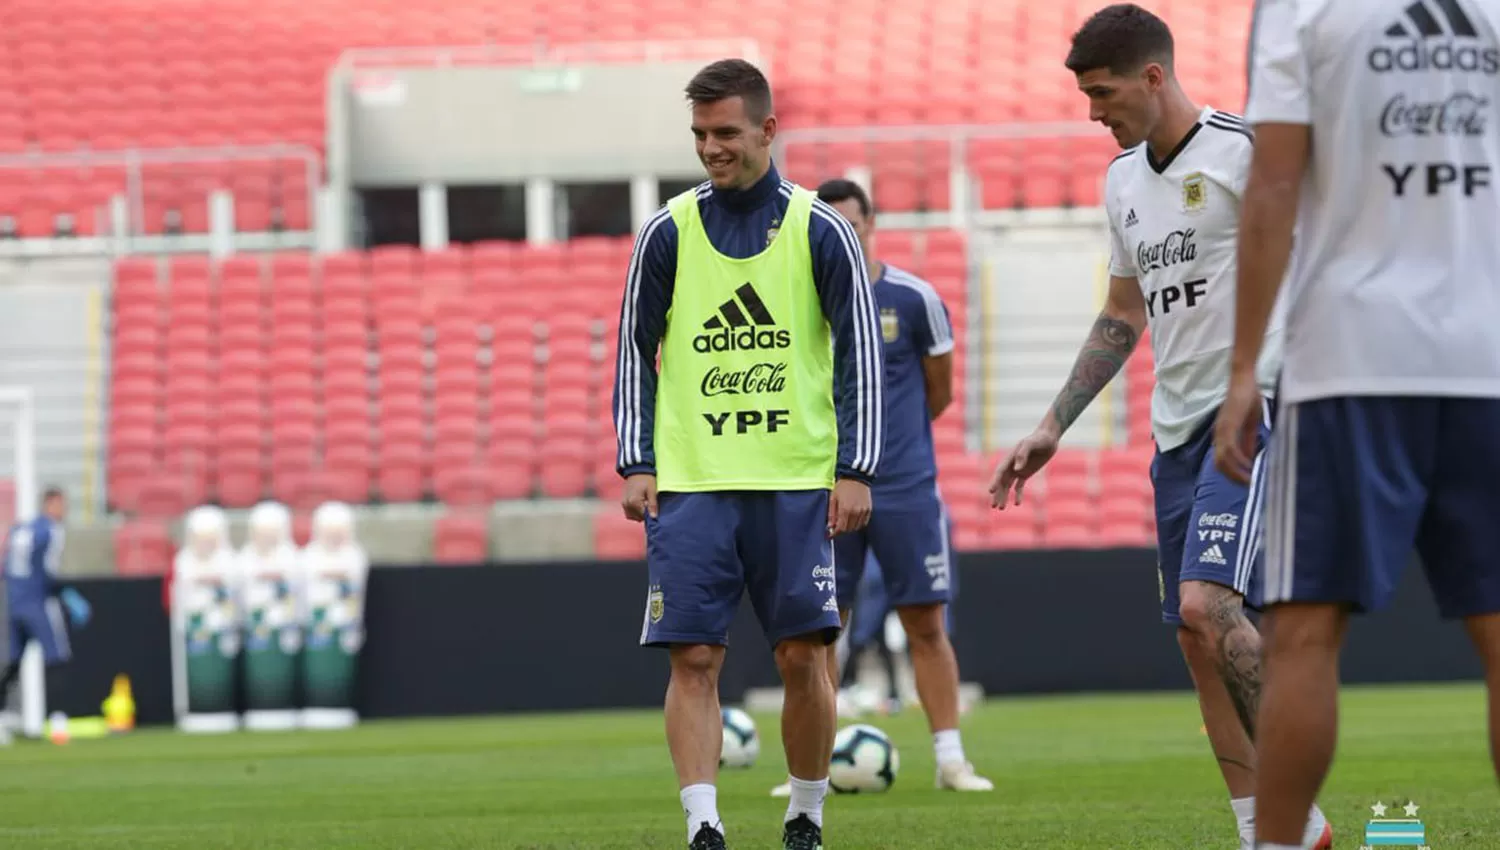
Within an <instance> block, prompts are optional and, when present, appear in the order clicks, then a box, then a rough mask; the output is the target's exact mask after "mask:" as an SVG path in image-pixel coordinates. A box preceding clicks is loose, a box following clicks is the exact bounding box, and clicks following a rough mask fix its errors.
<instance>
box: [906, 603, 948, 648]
mask: <svg viewBox="0 0 1500 850" xmlns="http://www.w3.org/2000/svg"><path fill="white" fill-rule="evenodd" d="M943 607H944V606H943V605H942V604H941V603H933V604H931V605H906V606H902V607H901V608H899V609H897V610H898V611H899V613H900V615H901V628H902V629H903V630H905V632H906V640H907V643H909V644H910V645H911V648H912V649H913V650H917V651H920V650H921V649H925V648H927V647H933V646H939V645H941V644H942V643H943V642H944V641H946V640H947V639H948V632H947V628H946V627H945V624H944V623H943Z"/></svg>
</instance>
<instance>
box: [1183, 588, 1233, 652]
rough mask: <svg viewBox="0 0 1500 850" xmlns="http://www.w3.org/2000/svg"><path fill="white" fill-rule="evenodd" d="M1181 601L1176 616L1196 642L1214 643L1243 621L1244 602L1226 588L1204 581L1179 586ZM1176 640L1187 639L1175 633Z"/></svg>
mask: <svg viewBox="0 0 1500 850" xmlns="http://www.w3.org/2000/svg"><path fill="white" fill-rule="evenodd" d="M1181 598H1182V602H1181V605H1180V606H1179V608H1178V615H1179V616H1180V617H1182V626H1183V629H1185V630H1186V631H1188V632H1191V633H1192V635H1194V636H1196V637H1197V638H1198V639H1203V638H1209V639H1212V640H1215V641H1216V640H1217V639H1218V638H1219V637H1220V636H1222V635H1224V634H1227V633H1229V632H1231V631H1233V630H1234V629H1235V628H1236V627H1237V626H1238V625H1239V623H1240V621H1241V620H1243V619H1244V616H1245V614H1244V602H1243V601H1242V600H1241V598H1240V596H1239V594H1237V593H1235V592H1234V591H1233V590H1230V589H1229V588H1227V587H1221V586H1220V585H1217V584H1211V583H1209V582H1204V581H1186V582H1183V583H1182V597H1181ZM1178 638H1179V640H1182V639H1186V638H1185V636H1183V635H1182V634H1181V632H1179V633H1178Z"/></svg>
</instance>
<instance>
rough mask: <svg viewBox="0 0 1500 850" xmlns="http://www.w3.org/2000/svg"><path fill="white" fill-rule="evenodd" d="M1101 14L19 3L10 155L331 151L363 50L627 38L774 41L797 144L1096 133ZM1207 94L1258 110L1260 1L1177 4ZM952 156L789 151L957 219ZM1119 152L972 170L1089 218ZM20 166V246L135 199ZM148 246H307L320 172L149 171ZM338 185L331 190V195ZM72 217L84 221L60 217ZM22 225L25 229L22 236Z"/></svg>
mask: <svg viewBox="0 0 1500 850" xmlns="http://www.w3.org/2000/svg"><path fill="white" fill-rule="evenodd" d="M1096 5H1097V4H1094V3H1082V2H1055V3H1031V2H1023V0H994V2H981V0H963V1H962V2H948V3H922V2H911V0H857V2H855V3H853V4H848V3H844V4H838V5H829V6H826V7H823V8H821V9H820V8H817V7H814V8H807V7H806V6H805V4H795V3H792V2H791V0H769V2H766V3H762V4H760V5H758V6H757V8H756V14H754V15H751V16H744V15H727V16H726V15H704V14H702V12H701V9H700V8H699V7H698V6H697V5H695V4H692V3H687V2H683V0H628V2H627V0H598V2H588V3H569V4H561V3H560V4H548V3H543V2H539V1H538V0H532V2H514V0H457V2H453V3H444V4H442V5H441V6H433V5H427V4H403V3H397V2H393V1H392V0H382V2H367V0H358V2H356V0H320V2H313V3H305V2H296V0H263V1H257V2H252V0H188V1H187V2H180V3H174V4H172V6H171V10H172V13H171V14H157V13H156V12H157V11H159V9H158V4H157V3H154V2H151V0H133V2H122V3H110V4H97V3H86V2H83V0H57V2H52V0H11V2H8V3H7V4H6V7H7V8H6V26H5V31H4V33H3V34H0V65H3V67H6V68H8V69H9V70H10V71H11V73H10V74H8V75H7V81H8V82H7V85H6V87H5V88H4V89H3V90H0V156H3V155H6V154H21V153H25V152H51V153H66V152H76V151H121V150H125V149H128V148H146V149H158V148H180V147H192V148H211V147H217V146H223V145H267V144H285V145H296V146H301V147H304V148H306V149H308V150H311V151H320V150H322V149H323V148H324V146H325V138H326V137H325V133H324V109H325V106H326V91H325V88H326V76H327V73H328V70H329V68H330V67H331V66H332V65H333V63H334V62H335V61H336V60H337V59H338V57H339V55H340V53H341V52H342V51H344V50H346V49H349V48H361V47H382V46H442V45H469V44H478V43H501V44H516V45H529V44H536V43H551V44H572V43H578V42H604V41H620V40H658V41H668V40H681V39H695V38H696V39H702V38H743V37H749V38H752V39H754V40H755V41H756V43H757V44H758V45H759V50H760V52H761V53H762V55H763V57H764V64H765V65H766V67H767V70H768V72H769V73H770V74H771V75H772V77H773V80H774V81H775V85H776V88H777V90H778V98H779V104H780V105H779V109H778V111H779V113H780V114H781V116H782V119H783V126H784V127H785V128H788V129H796V128H811V127H853V126H865V125H884V126H909V125H952V124H1012V125H1022V124H1036V123H1038V122H1057V121H1081V120H1085V119H1086V117H1087V115H1086V112H1085V105H1084V102H1083V100H1082V99H1081V97H1079V96H1078V95H1077V94H1076V93H1074V92H1073V91H1072V85H1071V79H1070V78H1069V75H1068V74H1067V72H1066V70H1065V69H1063V67H1062V64H1061V62H1062V57H1063V56H1064V55H1065V54H1066V47H1067V38H1068V35H1069V33H1070V32H1071V31H1072V29H1073V28H1075V27H1076V26H1077V24H1078V22H1079V21H1081V20H1082V19H1083V18H1084V17H1085V16H1086V15H1087V14H1088V13H1090V12H1092V11H1093V10H1094V8H1095V6H1096ZM1153 7H1154V8H1155V10H1156V11H1157V12H1159V13H1161V14H1164V15H1165V16H1166V17H1167V18H1168V19H1169V20H1171V21H1172V23H1173V25H1174V27H1175V28H1176V31H1177V43H1178V67H1179V69H1180V71H1181V74H1182V76H1183V78H1184V79H1185V80H1187V81H1188V83H1189V85H1190V87H1191V88H1190V90H1191V92H1192V93H1193V94H1194V95H1195V96H1198V97H1200V98H1205V99H1207V100H1209V101H1211V102H1213V103H1214V105H1216V106H1219V107H1220V108H1224V109H1229V110H1231V111H1233V110H1236V109H1238V107H1239V104H1240V103H1241V102H1242V100H1243V94H1242V93H1243V86H1244V80H1243V78H1244V73H1243V57H1242V56H1240V55H1239V54H1240V53H1241V52H1242V51H1231V54H1230V55H1229V56H1228V57H1226V56H1225V55H1224V53H1223V51H1222V49H1221V47H1222V45H1224V44H1226V43H1230V44H1241V43H1243V34H1244V32H1245V29H1246V27H1247V22H1248V19H1249V7H1250V2H1249V0H1218V2H1213V3H1201V2H1193V1H1192V0H1162V2H1159V3H1156V4H1153ZM950 145H951V143H950V142H948V141H945V140H941V139H937V140H927V141H920V142H917V141H891V142H880V141H866V142H842V143H828V144H815V145H810V146H805V149H802V148H799V149H795V150H789V151H788V156H789V159H791V161H790V162H789V163H788V169H787V172H788V176H790V177H792V178H794V179H809V178H810V177H811V178H812V179H816V176H817V175H820V174H827V173H831V172H832V171H833V170H836V169H841V168H843V167H845V166H848V165H855V164H866V165H869V166H870V167H871V168H872V169H873V172H874V183H875V186H876V187H877V191H878V192H879V194H880V195H881V197H882V206H883V207H884V208H886V209H889V210H893V211H913V210H940V209H947V208H948V205H949V203H950V198H949V189H950V180H949V160H950V156H951V155H952V151H951V148H950ZM1110 153H1111V143H1110V141H1109V140H1108V138H1107V137H1103V136H1100V135H1094V136H1087V137H1073V136H1069V137H1059V138H1045V137H1043V138H1033V139H1029V140H1027V139H1015V138H1009V139H1007V138H979V139H976V140H975V141H973V142H972V143H970V144H969V145H967V146H966V150H965V151H964V152H963V154H962V155H963V157H964V160H965V162H966V163H967V164H968V166H969V167H970V168H971V169H972V171H973V173H974V174H975V175H976V177H977V179H978V183H979V189H980V194H981V198H982V203H983V205H984V206H985V207H987V208H1010V207H1052V206H1067V205H1081V206H1087V205H1092V204H1094V203H1096V202H1097V199H1098V184H1099V181H1098V172H1097V166H1098V165H1099V164H1100V163H1101V162H1104V161H1107V157H1108V155H1109V154H1110ZM92 163H93V160H89V161H88V162H84V163H81V164H73V165H65V164H48V165H45V166H33V167H16V166H24V163H22V162H19V161H15V160H12V161H11V162H10V165H11V166H12V167H0V235H3V234H4V232H5V231H4V228H6V227H12V228H14V230H15V231H16V232H17V233H18V234H19V235H23V236H50V235H52V234H53V233H56V232H72V233H77V234H78V235H88V234H89V233H93V232H95V231H96V230H97V229H99V227H100V222H101V220H102V219H101V218H100V213H99V210H100V206H101V205H102V204H104V203H106V202H107V201H108V199H109V198H110V197H111V196H113V195H115V194H119V193H122V192H124V191H125V188H126V179H127V176H126V169H125V168H124V166H123V165H122V163H121V162H120V161H107V163H106V164H102V165H95V164H92ZM142 169H143V170H142V171H141V173H140V174H139V179H140V181H141V187H140V189H141V197H142V206H143V209H141V210H140V211H139V212H138V215H139V221H138V225H139V226H140V228H141V231H142V232H143V233H146V234H159V233H163V232H177V231H179V230H180V231H181V232H187V233H194V232H202V231H205V230H206V229H207V223H208V216H207V201H206V198H207V195H208V193H209V191H211V190H214V189H220V188H222V189H227V190H230V191H232V192H233V193H234V199H235V200H234V202H235V212H236V222H235V223H236V227H237V229H239V230H241V231H263V230H276V229H287V230H299V229H304V228H305V227H306V226H307V220H308V215H309V212H308V210H309V207H308V198H309V197H310V194H309V193H310V192H311V191H312V190H313V189H314V188H315V184H310V183H309V177H308V174H307V171H308V169H307V165H306V163H305V162H303V161H301V160H299V159H297V158H296V157H292V156H283V157H279V158H268V159H262V160H246V161H236V160H234V159H230V158H228V155H226V156H225V157H220V158H218V159H212V158H210V159H208V160H206V161H200V162H187V163H184V162H176V163H172V162H164V163H160V164H154V165H146V166H142ZM314 179H316V176H315V177H314ZM60 216H62V217H61V218H60ZM6 219H9V224H7V223H6Z"/></svg>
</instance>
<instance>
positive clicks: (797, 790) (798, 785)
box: [785, 776, 828, 827]
mask: <svg viewBox="0 0 1500 850" xmlns="http://www.w3.org/2000/svg"><path fill="white" fill-rule="evenodd" d="M791 780H792V799H791V801H790V802H788V803H787V805H786V821H785V822H790V821H792V820H795V819H796V817H797V815H807V816H808V817H809V818H811V819H812V822H813V823H815V824H817V825H818V826H819V827H822V826H823V798H824V797H827V796H828V780H827V779H798V778H797V777H795V776H793V777H791Z"/></svg>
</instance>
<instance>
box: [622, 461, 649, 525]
mask: <svg viewBox="0 0 1500 850" xmlns="http://www.w3.org/2000/svg"><path fill="white" fill-rule="evenodd" d="M620 506H621V507H623V508H624V509H625V518H626V519H628V520H633V521H635V522H645V521H646V517H647V516H650V517H651V518H652V519H656V476H655V475H652V474H650V473H646V472H642V473H640V474H638V475H632V476H630V477H629V478H626V479H625V495H623V496H621V497H620Z"/></svg>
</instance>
